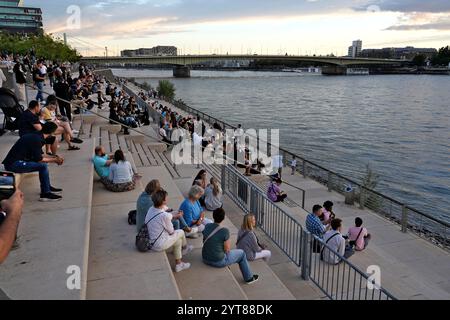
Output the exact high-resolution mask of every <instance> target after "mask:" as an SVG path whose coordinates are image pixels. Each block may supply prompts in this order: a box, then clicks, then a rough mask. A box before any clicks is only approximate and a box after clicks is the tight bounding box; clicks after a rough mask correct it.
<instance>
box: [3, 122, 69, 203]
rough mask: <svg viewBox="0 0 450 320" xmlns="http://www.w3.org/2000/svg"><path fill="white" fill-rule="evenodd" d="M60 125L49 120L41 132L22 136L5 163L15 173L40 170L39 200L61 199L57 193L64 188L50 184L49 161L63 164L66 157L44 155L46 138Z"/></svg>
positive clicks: (6, 167)
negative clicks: (43, 148)
mask: <svg viewBox="0 0 450 320" xmlns="http://www.w3.org/2000/svg"><path fill="white" fill-rule="evenodd" d="M57 128H58V126H57V125H56V124H55V123H53V122H47V123H45V124H43V125H42V131H41V133H39V132H38V133H29V134H25V135H24V136H22V137H21V138H20V139H19V140H18V141H17V142H16V143H15V144H14V146H13V147H12V148H11V150H10V151H9V153H8V155H7V156H6V158H5V160H4V161H3V164H4V165H5V169H6V170H7V171H11V172H14V173H30V172H39V180H40V183H41V197H40V199H39V201H42V202H47V201H60V200H61V199H62V197H61V196H59V195H57V194H55V193H61V192H62V189H58V188H54V187H52V186H51V184H50V175H49V171H48V163H56V164H57V165H59V166H60V165H62V164H63V163H64V159H63V158H61V157H58V156H56V157H49V156H46V155H43V153H42V146H43V145H44V144H45V139H46V138H49V137H51V136H52V134H53V133H54V132H55V131H56V129H57Z"/></svg>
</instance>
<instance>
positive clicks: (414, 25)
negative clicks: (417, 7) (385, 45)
mask: <svg viewBox="0 0 450 320" xmlns="http://www.w3.org/2000/svg"><path fill="white" fill-rule="evenodd" d="M385 30H388V31H411V30H438V31H449V30H450V13H429V12H414V13H406V14H403V15H401V16H400V17H399V18H398V22H397V24H395V25H393V26H390V27H388V28H386V29H385Z"/></svg>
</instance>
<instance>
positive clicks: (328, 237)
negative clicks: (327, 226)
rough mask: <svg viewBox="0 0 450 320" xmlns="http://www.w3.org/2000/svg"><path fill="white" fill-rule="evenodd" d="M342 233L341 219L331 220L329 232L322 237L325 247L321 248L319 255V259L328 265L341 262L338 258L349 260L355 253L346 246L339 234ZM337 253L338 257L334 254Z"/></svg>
mask: <svg viewBox="0 0 450 320" xmlns="http://www.w3.org/2000/svg"><path fill="white" fill-rule="evenodd" d="M341 232H342V220H341V219H333V220H332V221H331V230H330V231H328V232H327V233H325V235H324V236H323V241H324V242H325V243H326V245H327V246H326V247H325V246H324V247H323V248H322V251H321V253H320V255H321V259H322V260H323V261H325V262H327V263H330V264H338V263H340V262H342V259H341V257H340V256H342V257H344V258H345V259H348V258H350V257H351V256H352V255H353V254H354V253H355V251H354V250H353V248H351V247H350V246H347V244H346V241H345V239H344V237H343V236H342V234H341ZM334 252H337V253H339V255H340V256H338V255H337V254H336V253H334Z"/></svg>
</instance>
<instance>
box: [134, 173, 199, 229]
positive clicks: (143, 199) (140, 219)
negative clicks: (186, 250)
mask: <svg viewBox="0 0 450 320" xmlns="http://www.w3.org/2000/svg"><path fill="white" fill-rule="evenodd" d="M158 190H161V184H160V182H159V180H152V181H150V182H149V184H148V185H147V187H146V188H145V191H144V192H142V193H141V195H140V196H139V198H138V200H137V203H136V228H137V231H138V232H139V230H141V228H142V226H143V225H144V220H145V217H146V215H147V212H148V210H149V209H150V208H151V207H153V200H152V195H153V194H154V193H155V192H156V191H158ZM165 211H167V212H170V213H172V215H173V219H172V224H173V227H174V229H175V230H179V229H183V230H186V232H187V233H190V232H191V231H192V230H191V228H189V227H188V226H187V224H186V222H185V221H184V218H183V213H182V212H177V213H174V212H173V210H172V209H168V208H165ZM186 236H187V235H186Z"/></svg>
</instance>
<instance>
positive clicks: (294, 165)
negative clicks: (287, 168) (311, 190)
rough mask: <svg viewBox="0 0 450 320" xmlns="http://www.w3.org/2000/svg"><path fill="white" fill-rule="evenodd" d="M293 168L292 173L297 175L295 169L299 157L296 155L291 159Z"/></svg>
mask: <svg viewBox="0 0 450 320" xmlns="http://www.w3.org/2000/svg"><path fill="white" fill-rule="evenodd" d="M291 169H292V173H291V175H295V171H296V170H297V159H296V158H295V156H294V158H293V159H292V161H291Z"/></svg>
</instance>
